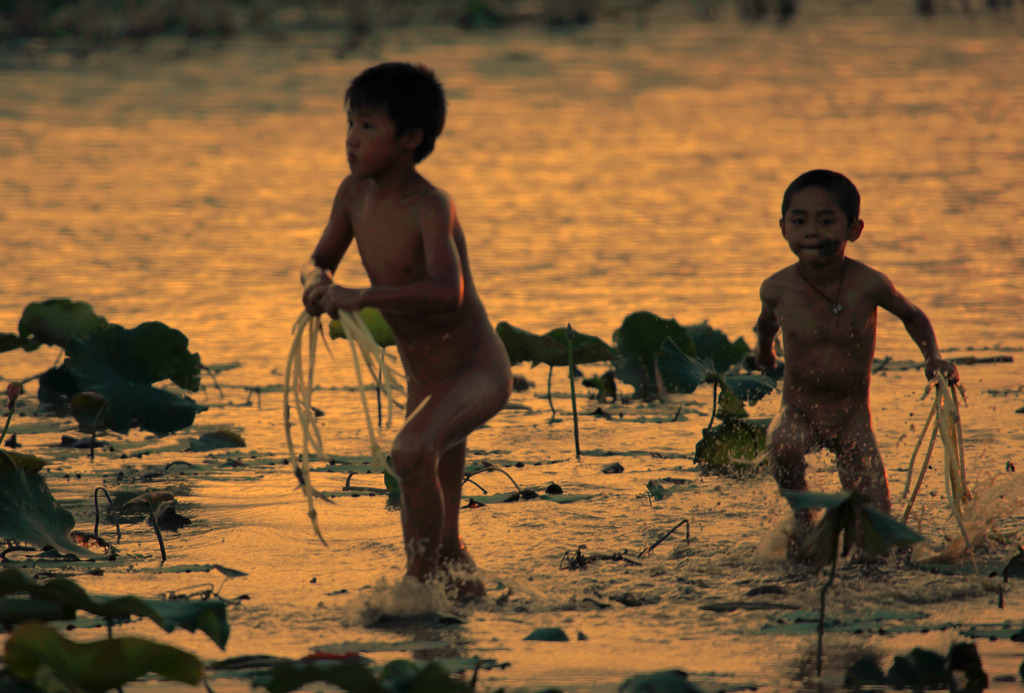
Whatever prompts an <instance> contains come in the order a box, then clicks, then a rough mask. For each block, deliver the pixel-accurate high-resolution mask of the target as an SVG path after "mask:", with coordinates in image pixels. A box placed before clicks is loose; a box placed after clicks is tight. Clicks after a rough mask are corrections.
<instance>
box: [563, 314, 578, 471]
mask: <svg viewBox="0 0 1024 693" xmlns="http://www.w3.org/2000/svg"><path fill="white" fill-rule="evenodd" d="M575 334H576V333H575V332H574V331H573V329H572V324H571V323H567V324H566V326H565V339H566V341H567V342H568V343H569V398H570V399H571V400H572V435H573V440H574V441H575V443H576V461H577V462H579V461H580V420H579V416H578V415H577V413H576V366H575V364H574V363H573V362H572V340H573V337H574V336H575Z"/></svg>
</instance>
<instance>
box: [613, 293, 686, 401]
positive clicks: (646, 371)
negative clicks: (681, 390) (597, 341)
mask: <svg viewBox="0 0 1024 693" xmlns="http://www.w3.org/2000/svg"><path fill="white" fill-rule="evenodd" d="M666 339H671V340H672V341H673V342H674V343H675V344H676V346H677V347H678V348H679V349H680V350H681V351H682V352H683V353H685V354H689V355H690V356H695V355H696V351H695V349H694V345H693V340H692V339H690V336H689V334H687V332H686V328H684V327H683V326H681V325H680V324H679V323H678V322H676V321H675V320H670V319H666V318H661V317H658V316H657V315H655V314H654V313H649V312H647V311H639V312H636V313H631V314H630V315H627V316H626V318H625V319H624V320H623V321H622V326H621V327H619V329H617V330H615V332H614V334H613V335H612V340H613V341H614V342H615V347H616V348H617V349H618V352H619V354H620V359H619V360H618V361H616V362H615V374H616V375H617V376H618V377H619V379H620V380H622V381H623V382H625V383H629V384H630V385H632V386H633V387H634V388H636V390H637V392H641V393H643V396H644V397H645V398H646V397H647V395H648V394H654V392H655V390H656V383H657V382H658V359H659V355H660V353H661V346H662V344H664V343H665V340H666Z"/></svg>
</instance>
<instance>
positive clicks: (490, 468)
mask: <svg viewBox="0 0 1024 693" xmlns="http://www.w3.org/2000/svg"><path fill="white" fill-rule="evenodd" d="M484 472H501V473H502V474H504V475H505V476H507V477H508V480H509V481H511V482H512V485H513V486H515V487H516V491H519V493H522V492H523V489H522V488H520V487H519V484H517V483H516V480H515V479H513V478H512V475H511V474H509V473H508V472H506V471H505V470H504V469H502V468H501V467H495V466H494V465H490V464H489V465H487V466H486V467H484V468H483V469H478V470H476V471H475V472H473V473H472V474H466V481H469V482H470V483H472V484H473V485H474V486H476V487H477V488H478V489H480V490H481V491H484V489H483V487H482V486H480V484H478V483H476V482H475V481H473V480H472V479H471V477H474V476H476V475H477V474H483V473H484ZM484 493H487V491H484Z"/></svg>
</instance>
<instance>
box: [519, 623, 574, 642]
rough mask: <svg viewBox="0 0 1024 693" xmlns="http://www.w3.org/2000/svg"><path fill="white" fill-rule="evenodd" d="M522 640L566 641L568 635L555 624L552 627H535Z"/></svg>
mask: <svg viewBox="0 0 1024 693" xmlns="http://www.w3.org/2000/svg"><path fill="white" fill-rule="evenodd" d="M523 640H543V641H545V642H568V641H569V636H568V635H566V634H565V631H564V630H562V629H561V628H559V627H557V626H555V627H552V628H537V629H535V630H533V631H532V632H531V633H530V634H529V635H527V636H526V637H525V638H523Z"/></svg>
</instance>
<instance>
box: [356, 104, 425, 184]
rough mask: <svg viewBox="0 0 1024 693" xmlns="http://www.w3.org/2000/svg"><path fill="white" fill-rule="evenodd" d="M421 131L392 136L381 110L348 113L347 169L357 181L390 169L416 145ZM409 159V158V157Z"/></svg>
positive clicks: (389, 122)
mask: <svg viewBox="0 0 1024 693" xmlns="http://www.w3.org/2000/svg"><path fill="white" fill-rule="evenodd" d="M421 137H422V134H421V131H419V130H411V131H408V132H404V133H402V134H401V135H396V134H395V123H394V121H392V120H391V117H390V116H389V115H388V113H387V111H386V110H385V109H383V108H360V109H358V110H353V109H351V108H350V109H349V110H348V136H347V137H346V138H345V151H346V153H347V154H348V166H349V170H351V171H352V175H353V176H355V177H357V178H369V177H373V176H375V175H378V174H381V173H384V172H386V171H388V170H390V169H391V168H392V167H394V165H395V164H396V163H397V162H398V161H399V160H400V159H401V158H402V156H403V155H405V154H409V155H410V157H411V154H412V152H414V151H415V150H416V147H417V146H419V138H421ZM410 160H411V158H410Z"/></svg>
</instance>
